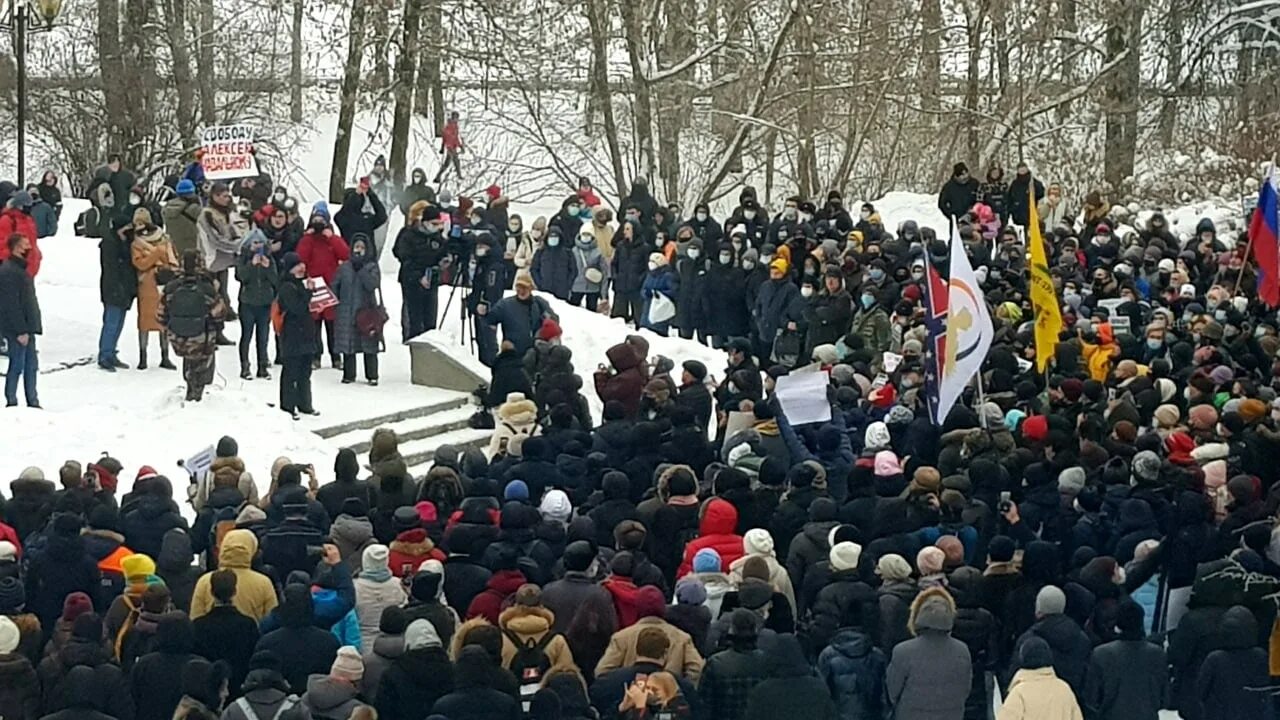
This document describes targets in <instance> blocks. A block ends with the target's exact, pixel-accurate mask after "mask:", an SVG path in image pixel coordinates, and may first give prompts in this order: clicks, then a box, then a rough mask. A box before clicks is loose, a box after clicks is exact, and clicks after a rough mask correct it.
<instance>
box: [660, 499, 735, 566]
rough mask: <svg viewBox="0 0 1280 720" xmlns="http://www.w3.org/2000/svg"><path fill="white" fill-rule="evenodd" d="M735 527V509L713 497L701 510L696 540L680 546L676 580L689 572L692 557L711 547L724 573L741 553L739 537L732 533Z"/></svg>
mask: <svg viewBox="0 0 1280 720" xmlns="http://www.w3.org/2000/svg"><path fill="white" fill-rule="evenodd" d="M737 526H738V510H737V508H735V507H734V506H733V505H730V504H729V502H728V501H727V500H721V499H720V498H713V499H712V500H711V501H710V502H708V503H707V505H706V507H704V508H703V510H702V520H701V521H700V522H699V524H698V537H697V539H696V540H693V541H692V542H690V543H689V544H688V545H685V547H684V560H683V561H681V563H680V569H679V570H677V571H676V577H677V578H682V577H684V576H685V575H688V574H689V573H690V572H692V571H693V556H694V555H697V554H698V551H699V550H701V549H703V548H711V549H712V550H715V551H716V552H717V553H719V554H720V563H721V567H720V572H728V571H729V566H730V565H732V564H733V561H734V560H737V559H738V558H740V557H742V556H743V555H744V554H745V553H744V552H743V549H742V536H741V535H738V534H737V533H735V532H734V529H735V528H736V527H737Z"/></svg>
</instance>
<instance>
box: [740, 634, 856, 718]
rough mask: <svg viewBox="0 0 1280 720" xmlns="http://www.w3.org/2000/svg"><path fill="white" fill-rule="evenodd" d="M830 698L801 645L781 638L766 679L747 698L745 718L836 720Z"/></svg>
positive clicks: (774, 645) (772, 648)
mask: <svg viewBox="0 0 1280 720" xmlns="http://www.w3.org/2000/svg"><path fill="white" fill-rule="evenodd" d="M831 696H832V694H831V690H830V689H829V688H828V686H827V684H826V683H825V682H823V681H822V680H821V679H819V678H818V677H817V676H815V675H814V672H813V668H811V667H810V666H809V662H808V660H806V659H805V656H804V651H803V650H801V648H800V642H799V641H798V640H796V639H795V638H794V637H793V636H785V635H784V636H780V637H779V638H778V641H777V642H775V643H774V644H773V646H772V647H771V648H770V651H769V678H768V679H767V680H765V681H764V682H761V683H760V684H759V685H756V686H755V688H754V689H752V690H751V694H750V695H748V696H747V711H746V714H745V716H744V718H745V720H775V719H776V718H781V717H788V716H794V717H798V718H814V719H815V720H835V718H836V717H837V716H838V715H837V713H836V705H835V703H834V702H832V700H831ZM793 713H794V715H792V714H793Z"/></svg>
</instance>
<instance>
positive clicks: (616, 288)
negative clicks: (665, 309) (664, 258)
mask: <svg viewBox="0 0 1280 720" xmlns="http://www.w3.org/2000/svg"><path fill="white" fill-rule="evenodd" d="M574 237H576V236H574ZM647 237H648V236H647V235H646V234H645V232H644V230H642V229H641V227H640V224H639V223H637V222H634V221H631V220H623V221H622V222H621V223H619V225H618V230H617V232H615V233H614V235H613V257H612V258H610V260H609V278H610V282H611V283H612V285H613V309H612V311H611V314H612V316H613V317H620V318H623V319H625V320H628V321H634V322H637V323H638V322H640V320H641V317H642V316H643V312H644V298H643V297H642V296H641V290H642V289H643V287H644V279H645V276H646V275H648V274H649V252H650V251H651V250H652V249H653V248H652V247H651V246H650V244H649V242H648V240H647Z"/></svg>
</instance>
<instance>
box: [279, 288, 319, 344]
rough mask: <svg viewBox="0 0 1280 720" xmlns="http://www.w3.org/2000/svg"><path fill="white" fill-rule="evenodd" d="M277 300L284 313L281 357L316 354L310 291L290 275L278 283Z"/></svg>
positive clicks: (314, 326) (314, 325)
mask: <svg viewBox="0 0 1280 720" xmlns="http://www.w3.org/2000/svg"><path fill="white" fill-rule="evenodd" d="M277 300H278V302H279V303H280V311H281V312H282V313H283V315H284V326H283V332H281V333H280V355H281V357H287V358H298V357H306V358H310V357H312V356H313V355H315V354H316V324H315V322H314V321H313V320H312V319H311V308H310V303H311V291H310V290H308V289H307V288H306V286H304V285H303V284H302V281H301V280H299V279H297V278H295V277H292V276H290V277H287V278H285V279H284V281H283V282H281V283H280V295H279V296H278V298H277Z"/></svg>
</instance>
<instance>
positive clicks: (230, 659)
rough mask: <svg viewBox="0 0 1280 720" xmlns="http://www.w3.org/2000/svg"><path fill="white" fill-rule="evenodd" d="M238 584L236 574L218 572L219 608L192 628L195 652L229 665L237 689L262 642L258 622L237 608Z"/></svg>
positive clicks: (214, 580)
mask: <svg viewBox="0 0 1280 720" xmlns="http://www.w3.org/2000/svg"><path fill="white" fill-rule="evenodd" d="M237 582H238V578H237V577H236V574H235V572H234V571H233V570H230V569H226V568H224V569H222V570H218V571H215V572H214V573H213V578H212V579H211V580H210V588H211V591H212V592H213V596H214V601H215V602H216V603H217V604H216V605H215V606H214V607H213V609H212V610H210V611H209V612H208V613H206V614H205V615H203V616H201V617H199V618H197V619H196V620H195V621H194V622H192V624H191V626H192V628H191V629H192V633H193V642H194V645H193V647H194V649H195V651H196V652H198V653H199V654H200V655H202V656H204V657H206V658H208V659H210V660H214V661H218V660H221V661H224V662H226V663H227V664H228V665H229V666H230V667H231V683H232V686H233V687H238V686H239V684H240V681H241V680H242V679H243V678H244V676H245V673H247V672H248V670H249V657H250V655H252V654H253V647H254V645H256V644H257V642H258V638H259V634H258V623H257V621H255V620H254V619H253V618H251V617H248V616H247V615H244V614H243V613H241V612H240V611H239V610H238V609H236V606H235V604H234V602H235V596H236V591H237Z"/></svg>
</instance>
